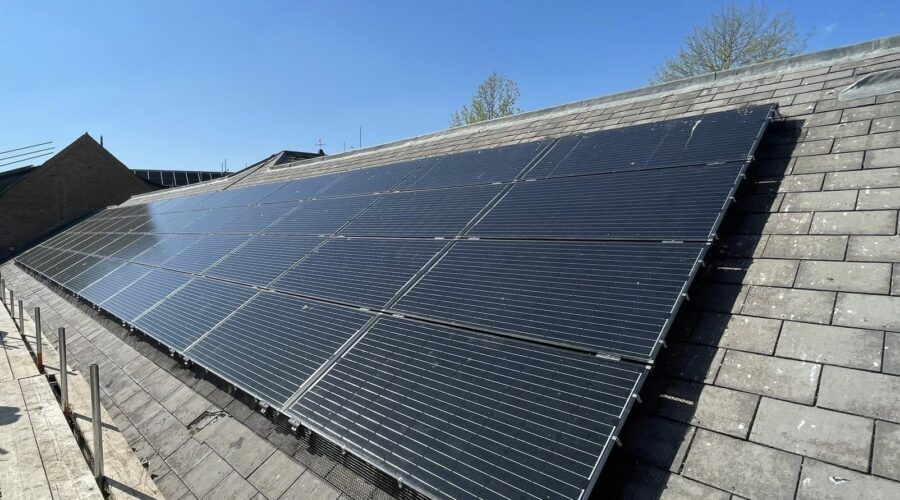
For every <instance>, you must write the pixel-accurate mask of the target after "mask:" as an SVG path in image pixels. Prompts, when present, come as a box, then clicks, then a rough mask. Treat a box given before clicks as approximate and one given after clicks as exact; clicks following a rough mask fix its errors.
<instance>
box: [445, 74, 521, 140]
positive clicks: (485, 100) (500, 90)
mask: <svg viewBox="0 0 900 500" xmlns="http://www.w3.org/2000/svg"><path fill="white" fill-rule="evenodd" d="M518 101H519V86H518V85H516V82H514V81H512V80H510V79H508V78H505V77H504V76H503V75H501V74H499V73H497V72H494V73H491V75H490V76H488V77H487V80H485V81H483V82H481V85H479V86H478V91H477V92H476V93H475V95H474V96H473V97H472V104H471V107H469V106H463V107H462V108H460V109H459V111H456V112H455V113H453V115H451V116H450V126H451V127H459V126H462V125H468V124H470V123H477V122H482V121H485V120H493V119H494V118H500V117H503V116H509V115H514V114H516V113H520V112H521V110H520V109H519V108H518V107H516V103H517V102H518Z"/></svg>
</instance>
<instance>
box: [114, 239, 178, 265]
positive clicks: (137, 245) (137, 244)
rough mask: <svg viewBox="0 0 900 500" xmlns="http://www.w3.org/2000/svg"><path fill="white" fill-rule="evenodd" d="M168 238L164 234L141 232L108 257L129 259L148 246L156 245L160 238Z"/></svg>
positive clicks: (142, 251)
mask: <svg viewBox="0 0 900 500" xmlns="http://www.w3.org/2000/svg"><path fill="white" fill-rule="evenodd" d="M166 238H168V236H165V235H161V236H158V235H155V234H143V235H140V236H139V237H138V238H137V239H135V240H134V241H132V242H131V243H127V244H126V245H125V246H123V247H122V248H121V249H119V250H116V251H115V252H113V254H112V255H110V257H112V258H114V259H122V260H131V259H133V258H135V257H137V256H138V255H140V254H142V253H144V252H146V251H147V250H149V249H150V248H153V247H154V246H156V244H157V243H160V242H161V241H162V240H164V239H166Z"/></svg>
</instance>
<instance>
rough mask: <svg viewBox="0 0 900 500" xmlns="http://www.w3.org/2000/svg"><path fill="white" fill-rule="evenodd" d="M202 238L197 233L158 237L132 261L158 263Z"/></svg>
mask: <svg viewBox="0 0 900 500" xmlns="http://www.w3.org/2000/svg"><path fill="white" fill-rule="evenodd" d="M201 238H203V236H202V235H199V234H173V235H170V236H169V237H167V238H161V239H158V241H157V243H156V244H155V245H153V246H152V247H150V248H149V249H147V251H145V252H143V253H141V254H140V255H137V256H135V257H133V258H132V259H131V260H132V261H133V262H138V263H141V264H149V265H157V266H158V265H160V264H162V263H164V262H166V261H167V260H169V259H171V258H173V257H175V256H176V255H178V254H179V253H180V252H182V251H183V250H184V249H185V248H187V247H189V246H191V245H193V244H194V243H196V242H197V241H199V240H200V239H201Z"/></svg>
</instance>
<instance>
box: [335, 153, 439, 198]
mask: <svg viewBox="0 0 900 500" xmlns="http://www.w3.org/2000/svg"><path fill="white" fill-rule="evenodd" d="M430 162H431V160H414V161H406V162H401V163H392V164H390V165H382V166H380V167H374V168H364V169H360V170H354V171H351V172H347V174H346V175H344V176H343V177H341V178H340V179H339V180H338V181H337V182H335V183H334V184H332V185H330V186H328V187H326V188H325V189H323V190H322V191H321V192H319V193H318V194H317V196H318V197H324V196H328V197H331V196H347V195H353V194H370V193H381V192H384V191H390V190H391V189H392V188H393V187H394V186H396V185H397V184H398V183H399V182H400V181H402V180H403V179H405V178H406V177H407V176H408V175H409V174H410V173H412V172H413V171H415V170H416V169H417V168H419V167H421V166H423V165H426V164H429V163H430Z"/></svg>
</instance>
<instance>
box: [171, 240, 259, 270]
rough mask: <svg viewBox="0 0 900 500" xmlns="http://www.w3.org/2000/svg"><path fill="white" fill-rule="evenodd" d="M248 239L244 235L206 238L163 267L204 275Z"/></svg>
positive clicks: (180, 253)
mask: <svg viewBox="0 0 900 500" xmlns="http://www.w3.org/2000/svg"><path fill="white" fill-rule="evenodd" d="M248 239H249V238H248V237H247V236H243V235H242V236H237V235H235V236H225V235H212V236H204V237H203V238H201V239H199V240H197V241H196V242H195V243H193V244H191V245H190V246H188V247H186V248H185V249H184V250H182V251H181V252H179V253H178V254H176V255H175V256H174V257H172V258H171V259H169V260H167V261H165V263H164V264H163V266H164V267H166V268H168V269H174V270H176V271H185V272H188V273H202V272H203V271H205V270H206V269H207V268H208V267H210V266H212V265H213V264H215V263H216V262H218V261H219V260H221V259H222V258H223V257H225V256H226V255H228V254H229V253H231V252H232V250H234V249H235V248H237V247H238V246H240V245H241V244H242V243H244V242H246V241H247V240H248Z"/></svg>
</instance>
